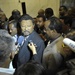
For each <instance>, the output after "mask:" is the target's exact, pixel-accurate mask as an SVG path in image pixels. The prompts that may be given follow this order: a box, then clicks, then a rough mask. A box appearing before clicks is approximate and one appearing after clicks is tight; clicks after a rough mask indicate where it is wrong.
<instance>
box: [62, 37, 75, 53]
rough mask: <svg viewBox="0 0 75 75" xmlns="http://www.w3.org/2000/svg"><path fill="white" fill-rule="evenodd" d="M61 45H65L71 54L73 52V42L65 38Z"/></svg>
mask: <svg viewBox="0 0 75 75" xmlns="http://www.w3.org/2000/svg"><path fill="white" fill-rule="evenodd" d="M63 43H64V44H65V45H67V46H68V47H69V48H70V49H71V50H72V51H73V52H75V42H74V41H73V40H71V39H69V38H65V39H64V40H63Z"/></svg>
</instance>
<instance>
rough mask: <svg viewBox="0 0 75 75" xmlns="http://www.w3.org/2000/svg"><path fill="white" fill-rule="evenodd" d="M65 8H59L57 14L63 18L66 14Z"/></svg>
mask: <svg viewBox="0 0 75 75" xmlns="http://www.w3.org/2000/svg"><path fill="white" fill-rule="evenodd" d="M67 10H68V9H67V7H66V6H60V8H59V14H60V16H64V15H65V13H66V12H67Z"/></svg>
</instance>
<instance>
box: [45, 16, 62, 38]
mask: <svg viewBox="0 0 75 75" xmlns="http://www.w3.org/2000/svg"><path fill="white" fill-rule="evenodd" d="M44 28H45V30H44V31H45V33H46V34H47V35H48V36H49V37H51V38H54V37H55V35H56V34H61V33H62V23H61V21H60V20H59V19H58V18H56V17H54V18H51V19H50V20H48V21H46V22H45V25H44Z"/></svg>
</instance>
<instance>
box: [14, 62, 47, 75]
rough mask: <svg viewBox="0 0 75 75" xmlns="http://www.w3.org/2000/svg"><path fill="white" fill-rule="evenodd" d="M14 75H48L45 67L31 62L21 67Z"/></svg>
mask: <svg viewBox="0 0 75 75" xmlns="http://www.w3.org/2000/svg"><path fill="white" fill-rule="evenodd" d="M14 75H46V74H45V69H44V67H43V66H42V65H41V64H39V63H37V62H35V61H30V62H28V63H27V64H23V65H21V66H20V67H19V68H18V69H17V70H15V73H14Z"/></svg>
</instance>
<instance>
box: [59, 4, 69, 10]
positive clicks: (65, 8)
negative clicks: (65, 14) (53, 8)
mask: <svg viewBox="0 0 75 75" xmlns="http://www.w3.org/2000/svg"><path fill="white" fill-rule="evenodd" d="M61 7H63V9H64V10H65V11H67V10H68V9H67V7H66V6H64V5H62V6H60V8H61Z"/></svg>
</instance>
